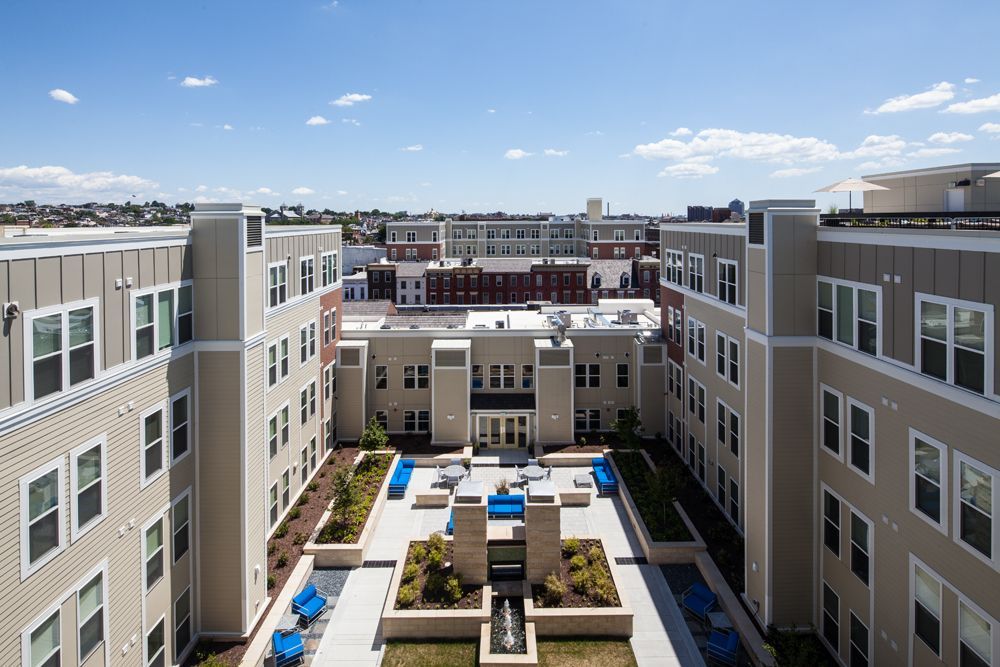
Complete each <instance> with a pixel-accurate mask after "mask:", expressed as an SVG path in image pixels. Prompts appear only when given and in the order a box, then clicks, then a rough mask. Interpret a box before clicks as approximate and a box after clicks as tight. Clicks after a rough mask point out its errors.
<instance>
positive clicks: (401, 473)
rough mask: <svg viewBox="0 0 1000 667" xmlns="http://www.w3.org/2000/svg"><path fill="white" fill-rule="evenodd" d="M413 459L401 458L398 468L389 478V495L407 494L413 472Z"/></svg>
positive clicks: (397, 496)
mask: <svg viewBox="0 0 1000 667" xmlns="http://www.w3.org/2000/svg"><path fill="white" fill-rule="evenodd" d="M414 463H415V461H414V460H413V459H400V460H399V463H397V464H396V470H395V471H394V472H393V473H392V479H390V480H389V497H390V498H402V497H403V496H405V495H406V487H407V485H409V483H410V475H412V474H413V466H414Z"/></svg>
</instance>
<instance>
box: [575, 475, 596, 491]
mask: <svg viewBox="0 0 1000 667" xmlns="http://www.w3.org/2000/svg"><path fill="white" fill-rule="evenodd" d="M573 486H577V487H580V488H581V489H589V488H591V487H592V486H594V480H593V478H592V477H591V476H590V475H588V474H586V473H580V474H579V475H573Z"/></svg>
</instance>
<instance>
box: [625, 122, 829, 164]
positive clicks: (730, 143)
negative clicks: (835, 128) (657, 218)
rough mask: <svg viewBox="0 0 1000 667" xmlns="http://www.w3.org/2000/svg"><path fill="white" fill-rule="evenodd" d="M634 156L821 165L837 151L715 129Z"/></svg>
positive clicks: (639, 149) (801, 140)
mask: <svg viewBox="0 0 1000 667" xmlns="http://www.w3.org/2000/svg"><path fill="white" fill-rule="evenodd" d="M634 152H635V154H636V155H638V156H640V157H644V158H646V159H647V160H652V159H663V160H682V161H688V162H690V161H691V160H692V158H696V159H704V157H702V156H717V157H718V156H721V157H736V158H742V159H746V160H762V161H765V162H783V163H792V162H818V161H821V160H833V159H835V158H836V157H837V156H838V152H837V147H836V146H835V145H833V144H831V143H829V142H828V141H824V140H822V139H817V138H816V137H795V136H792V135H790V134H775V133H772V132H739V131H737V130H727V129H721V128H713V129H707V130H702V131H700V132H698V134H696V135H695V136H694V138H692V139H691V140H690V141H687V142H685V141H681V140H679V139H661V140H660V141H657V142H654V143H650V144H640V145H638V146H636V147H635V149H634Z"/></svg>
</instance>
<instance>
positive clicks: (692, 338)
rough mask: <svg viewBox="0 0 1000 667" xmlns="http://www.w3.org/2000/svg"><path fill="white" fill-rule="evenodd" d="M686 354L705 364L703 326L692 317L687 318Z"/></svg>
mask: <svg viewBox="0 0 1000 667" xmlns="http://www.w3.org/2000/svg"><path fill="white" fill-rule="evenodd" d="M688 354H689V355H691V356H692V357H694V358H695V359H697V360H698V361H700V362H701V363H703V364H704V363H705V325H704V324H702V323H701V322H699V321H698V320H696V319H694V318H693V317H689V318H688Z"/></svg>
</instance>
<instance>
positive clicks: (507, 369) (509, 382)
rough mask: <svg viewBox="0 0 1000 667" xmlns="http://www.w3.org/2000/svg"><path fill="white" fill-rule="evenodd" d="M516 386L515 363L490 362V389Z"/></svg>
mask: <svg viewBox="0 0 1000 667" xmlns="http://www.w3.org/2000/svg"><path fill="white" fill-rule="evenodd" d="M513 388H514V364H490V389H513Z"/></svg>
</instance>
